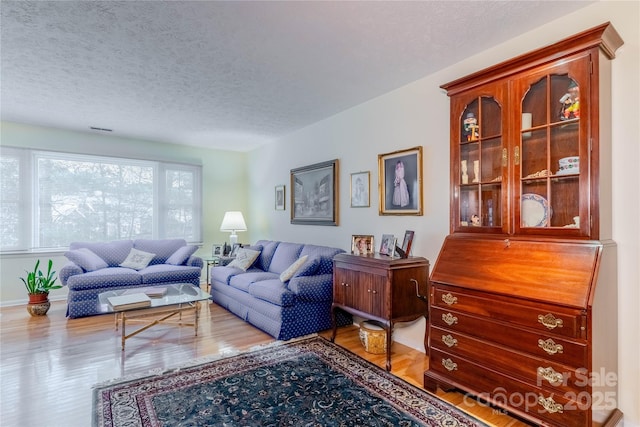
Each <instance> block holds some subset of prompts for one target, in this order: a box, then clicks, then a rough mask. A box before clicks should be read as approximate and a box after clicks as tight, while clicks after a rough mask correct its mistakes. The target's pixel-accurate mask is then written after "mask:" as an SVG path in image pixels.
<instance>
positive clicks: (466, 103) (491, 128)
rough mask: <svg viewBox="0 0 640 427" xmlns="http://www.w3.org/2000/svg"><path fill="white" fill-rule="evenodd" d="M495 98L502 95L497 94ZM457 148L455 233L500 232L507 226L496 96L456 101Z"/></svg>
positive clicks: (500, 112) (500, 113)
mask: <svg viewBox="0 0 640 427" xmlns="http://www.w3.org/2000/svg"><path fill="white" fill-rule="evenodd" d="M498 92H499V93H498V95H500V94H501V93H502V91H501V90H499V91H498ZM455 104H456V105H455V107H454V111H456V113H455V114H456V117H457V119H456V122H457V126H458V129H456V130H455V131H454V132H455V133H456V135H457V140H458V142H459V143H458V146H457V147H454V150H457V153H453V154H454V156H453V158H454V159H456V164H454V167H453V168H452V171H453V173H454V174H455V178H454V180H453V182H454V187H455V188H454V205H455V206H456V211H455V212H456V213H455V215H456V217H455V219H454V230H457V231H477V232H494V233H495V232H500V231H501V230H502V228H503V227H505V226H506V222H505V221H504V219H505V215H506V212H505V211H504V203H503V185H504V183H503V175H504V173H505V170H506V159H505V158H504V153H503V152H504V151H505V150H504V146H503V144H504V134H503V129H504V124H505V117H504V114H505V112H504V110H503V106H502V103H501V102H499V101H498V99H497V97H495V96H488V95H481V94H479V95H478V96H472V97H467V98H465V99H464V100H460V99H458V100H456V102H455Z"/></svg>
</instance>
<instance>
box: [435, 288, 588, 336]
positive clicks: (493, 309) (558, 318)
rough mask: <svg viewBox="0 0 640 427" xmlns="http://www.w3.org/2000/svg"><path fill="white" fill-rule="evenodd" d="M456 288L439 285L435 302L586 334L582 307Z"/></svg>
mask: <svg viewBox="0 0 640 427" xmlns="http://www.w3.org/2000/svg"><path fill="white" fill-rule="evenodd" d="M484 295H485V296H484V297H483V296H479V295H475V294H473V293H470V292H461V291H460V290H458V289H457V288H447V287H441V286H436V287H435V289H434V296H433V301H432V304H433V306H436V307H442V308H445V309H452V310H456V311H461V312H465V313H470V314H475V315H478V316H483V317H488V318H491V319H494V320H501V321H504V322H509V323H515V324H518V325H522V326H525V327H527V328H531V329H538V330H541V331H545V332H548V333H552V334H554V335H562V336H565V337H571V338H584V337H586V335H585V334H586V329H585V325H586V321H585V316H583V314H582V313H581V312H580V311H579V310H571V309H563V308H562V307H556V306H551V305H547V304H531V305H529V304H524V302H520V301H518V302H515V301H514V300H512V299H507V298H504V297H499V296H494V297H493V298H487V297H486V296H487V294H484Z"/></svg>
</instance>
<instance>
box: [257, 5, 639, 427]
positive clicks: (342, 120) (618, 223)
mask: <svg viewBox="0 0 640 427" xmlns="http://www.w3.org/2000/svg"><path fill="white" fill-rule="evenodd" d="M639 17H640V3H638V2H610V1H605V2H599V3H596V4H593V5H591V6H588V7H585V8H583V9H581V10H579V11H578V12H575V13H573V14H570V15H567V16H565V17H563V18H561V19H559V20H557V21H554V22H551V23H548V24H546V25H544V26H542V27H540V28H538V29H536V30H534V31H531V32H529V33H527V34H525V35H523V36H521V37H518V38H515V39H512V40H508V41H506V42H505V43H503V44H502V45H500V46H498V47H496V48H493V49H490V50H487V51H484V52H481V53H479V54H477V55H476V56H474V57H471V58H468V59H467V60H465V61H463V62H460V63H458V64H456V65H454V66H451V67H449V68H447V69H444V70H442V71H440V72H437V73H434V74H432V75H429V76H427V77H425V78H423V79H421V80H418V81H416V82H414V83H411V84H409V85H407V86H405V87H402V88H399V89H397V90H395V91H393V92H390V93H388V94H385V95H382V96H380V97H378V98H376V99H373V100H371V101H369V102H366V103H364V104H362V105H359V106H356V107H354V108H351V109H350V110H347V111H344V112H343V113H341V114H338V115H336V116H334V117H331V118H329V119H326V120H324V121H322V122H319V123H316V124H314V125H312V126H309V127H307V128H305V129H302V130H300V131H298V132H296V133H294V134H291V135H289V136H288V137H286V138H283V139H282V140H280V141H279V142H278V143H277V144H275V145H273V146H268V147H263V148H261V149H258V150H255V151H254V152H252V153H250V155H249V170H250V175H249V185H250V188H249V194H250V202H249V203H250V206H249V211H250V216H251V220H250V223H249V224H248V227H249V229H250V232H251V234H250V235H251V239H252V240H253V241H255V240H257V239H260V238H272V239H278V240H285V241H297V242H314V243H318V244H325V245H331V246H336V247H341V248H343V249H345V250H348V249H349V248H350V239H351V235H352V234H373V235H374V236H375V238H376V239H378V240H379V239H380V236H381V235H382V234H383V233H393V234H395V235H397V236H402V235H403V233H404V231H405V230H407V229H412V230H415V232H416V237H415V240H414V250H413V252H414V255H420V256H424V257H426V258H428V259H429V260H430V261H431V263H432V264H433V263H434V262H435V259H436V257H437V254H438V251H439V249H440V245H441V243H442V240H443V239H444V237H445V236H446V235H447V234H448V231H449V222H448V218H449V166H448V165H449V116H448V108H449V104H448V102H449V100H448V97H447V96H446V94H445V93H444V92H443V91H441V90H440V89H439V85H441V84H443V83H446V82H449V81H451V80H454V79H457V78H459V77H462V76H465V75H467V74H469V73H471V72H475V71H477V70H480V69H482V68H485V67H488V66H490V65H493V64H495V63H497V62H500V61H503V60H507V59H509V58H512V57H514V56H516V55H519V54H522V53H524V52H527V51H530V50H533V49H536V48H539V47H542V46H544V45H548V44H551V43H553V42H556V41H558V40H560V39H562V38H565V37H568V36H571V35H573V34H575V33H578V32H580V31H583V30H585V29H588V28H591V27H594V26H596V25H599V24H602V23H603V22H606V21H611V22H612V23H613V25H614V26H615V27H616V29H617V30H618V32H619V33H620V34H621V36H622V38H623V39H624V40H625V45H624V46H623V47H622V48H621V49H620V50H619V51H618V55H617V58H616V59H615V60H614V61H613V63H612V66H613V69H612V73H613V85H612V104H613V111H612V113H613V123H612V126H613V128H612V129H613V135H612V136H613V169H614V171H615V172H614V176H613V221H614V225H613V237H614V240H616V242H617V244H618V249H619V250H618V252H619V263H618V264H619V268H618V279H619V313H618V316H619V320H618V323H619V338H620V339H619V355H620V356H619V372H618V375H619V378H620V381H619V384H620V390H619V402H618V405H619V407H620V409H621V410H622V411H623V412H624V413H625V425H626V426H638V425H640V409H639V408H640V397H639V396H640V367H639V362H638V356H637V355H638V353H639V351H640V334H638V330H640V316H639V315H638V312H639V310H638V309H637V307H638V304H639V303H640V298H639V291H638V285H639V281H640V280H639V278H640V267H639V264H640V263H638V260H639V259H640V248H639V242H640V231H639V230H640V229H639V226H638V222H639V221H638V218H640V207H639V199H640V198H639V197H638V196H639V194H640V192H639V188H640V174H637V173H635V172H633V171H636V170H637V166H638V164H640V150H639V148H638V137H637V124H638V122H639V119H640V113H639V109H638V100H640V87H639V82H638V80H639V79H638V76H639V75H640V61H639V52H640V48H639V41H640V32H639V27H640V18H639ZM495 31H499V28H497V29H495ZM470 43H472V41H470ZM417 145H422V146H423V150H424V181H425V183H424V193H423V196H424V206H425V213H424V216H421V217H412V216H402V217H390V216H379V215H378V190H377V176H378V173H377V171H378V162H377V155H378V154H381V153H387V152H391V151H395V150H399V149H405V148H410V147H414V146H417ZM334 158H338V159H340V187H339V192H340V215H339V221H340V224H339V226H338V227H321V226H303V225H291V224H290V223H289V215H290V201H291V199H290V185H289V170H290V169H292V168H296V167H299V166H304V165H309V164H313V163H317V162H321V161H325V160H331V159H334ZM367 170H369V171H371V177H372V182H371V184H372V185H371V201H372V204H371V207H369V208H350V207H349V176H350V174H351V173H353V172H358V171H367ZM279 184H286V185H287V209H286V211H284V212H283V211H275V210H274V207H273V204H274V194H273V193H274V186H276V185H279ZM611 315H616V313H612V314H611ZM423 334H424V321H422V322H418V323H417V324H415V325H412V326H409V327H407V328H404V329H398V330H397V331H396V333H395V334H394V338H395V339H396V340H397V341H399V342H403V343H404V344H407V345H410V346H412V347H414V348H417V349H420V348H421V347H422V339H423V336H424V335H423Z"/></svg>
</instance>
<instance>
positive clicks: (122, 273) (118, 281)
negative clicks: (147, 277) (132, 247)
mask: <svg viewBox="0 0 640 427" xmlns="http://www.w3.org/2000/svg"><path fill="white" fill-rule="evenodd" d="M140 284H142V276H141V275H140V273H138V272H137V271H135V270H132V269H130V268H122V267H108V268H102V269H100V270H96V271H90V272H88V273H84V274H79V275H77V276H71V277H70V278H69V280H68V281H67V286H68V287H69V290H70V291H80V290H85V289H97V288H105V291H106V290H108V288H120V287H123V286H131V285H140Z"/></svg>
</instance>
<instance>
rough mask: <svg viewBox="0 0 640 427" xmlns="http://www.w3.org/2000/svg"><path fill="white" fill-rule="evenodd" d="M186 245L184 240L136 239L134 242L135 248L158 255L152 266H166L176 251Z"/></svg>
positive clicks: (152, 261)
mask: <svg viewBox="0 0 640 427" xmlns="http://www.w3.org/2000/svg"><path fill="white" fill-rule="evenodd" d="M186 245H187V241H186V240H184V239H136V240H135V241H134V242H133V247H134V248H136V249H139V250H141V251H144V252H150V253H153V254H156V256H155V257H153V259H152V260H151V262H150V263H149V264H150V265H154V264H164V263H165V262H166V261H167V259H169V257H170V256H171V255H173V253H174V252H175V251H177V250H178V249H180V248H181V247H183V246H186Z"/></svg>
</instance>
